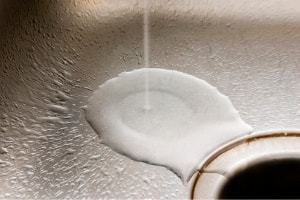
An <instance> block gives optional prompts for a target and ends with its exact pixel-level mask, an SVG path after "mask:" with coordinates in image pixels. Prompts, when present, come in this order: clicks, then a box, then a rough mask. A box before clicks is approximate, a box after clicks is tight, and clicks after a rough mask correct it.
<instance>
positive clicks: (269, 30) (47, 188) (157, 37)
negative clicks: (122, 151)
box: [0, 0, 300, 199]
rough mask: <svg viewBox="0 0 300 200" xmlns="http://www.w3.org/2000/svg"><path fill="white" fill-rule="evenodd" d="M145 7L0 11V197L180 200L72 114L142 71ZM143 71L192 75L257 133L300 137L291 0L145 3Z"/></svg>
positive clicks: (32, 4)
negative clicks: (120, 78)
mask: <svg viewBox="0 0 300 200" xmlns="http://www.w3.org/2000/svg"><path fill="white" fill-rule="evenodd" d="M143 4H144V2H143V1H140V0H139V1H137V0H130V1H116V0H113V1H111V0H91V1H79V0H61V1H50V0H43V1H42V0H35V1H25V0H23V1H17V0H1V1H0V46H1V48H0V52H1V53H0V126H1V128H0V180H1V181H0V198H1V199H2V198H37V199H40V198H72V199H73V198H100V197H101V198H132V199H133V198H134V199H137V198H163V199H165V198H172V199H174V198H188V197H189V196H190V193H189V191H188V190H187V186H184V185H183V184H182V183H181V181H180V179H179V178H178V177H177V176H176V175H175V174H173V173H172V172H170V171H169V170H167V169H165V168H164V167H159V166H152V165H148V164H145V163H142V162H136V161H132V160H130V159H129V158H127V157H125V156H122V155H119V154H117V153H115V152H113V151H112V150H110V149H109V148H108V147H106V146H104V145H102V144H101V138H100V137H99V136H98V135H97V134H96V133H95V132H94V131H93V130H92V128H91V127H90V126H89V125H88V124H87V122H86V121H85V119H84V113H83V111H82V109H81V107H82V106H84V105H86V102H87V99H88V98H89V96H90V95H91V94H92V92H93V91H94V90H95V89H96V88H97V87H98V86H99V85H100V84H102V83H103V82H105V81H106V80H108V79H110V78H112V77H115V76H116V75H118V74H119V73H121V72H123V71H130V70H133V69H136V68H141V67H143V66H144V62H143ZM149 4H150V14H149V19H150V27H149V29H150V67H159V68H166V69H174V70H178V71H181V72H185V73H188V74H192V75H194V76H197V77H199V78H201V79H204V80H206V81H207V82H209V83H210V84H212V85H214V86H216V87H217V88H218V89H219V91H220V92H221V93H223V94H225V95H227V96H229V98H230V99H231V100H232V102H233V104H234V106H235V108H236V109H237V110H239V111H240V115H241V117H242V118H243V119H244V120H245V121H246V122H247V123H248V124H251V125H252V126H253V128H254V129H255V131H264V130H269V129H285V128H288V129H297V128H298V129H299V128H300V104H299V102H300V92H299V91H300V66H299V65H300V56H299V55H300V2H299V1H297V0H287V1H279V0H267V1H263V2H262V1H259V0H254V1H253V0H243V1H233V0H230V1H228V0H227V1H225V0H224V1H219V0H212V1H204V0H189V1H184V2H183V1H180V0H176V1H167V0H160V1H150V0H149Z"/></svg>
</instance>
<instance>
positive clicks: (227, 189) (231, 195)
mask: <svg viewBox="0 0 300 200" xmlns="http://www.w3.org/2000/svg"><path fill="white" fill-rule="evenodd" d="M295 198H296V199H300V160H299V159H280V160H272V161H266V162H261V163H258V164H255V165H252V166H249V167H248V168H246V169H245V170H242V171H239V172H237V173H236V174H235V175H234V176H233V177H231V178H230V179H229V180H228V181H227V183H225V184H224V186H223V188H222V189H221V192H220V194H219V199H295Z"/></svg>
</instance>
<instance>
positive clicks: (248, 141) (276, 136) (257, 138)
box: [191, 131, 300, 199]
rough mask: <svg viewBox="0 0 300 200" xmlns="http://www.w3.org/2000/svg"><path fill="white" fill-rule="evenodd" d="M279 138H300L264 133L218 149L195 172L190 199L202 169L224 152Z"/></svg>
mask: <svg viewBox="0 0 300 200" xmlns="http://www.w3.org/2000/svg"><path fill="white" fill-rule="evenodd" d="M280 137H300V132H282V131H280V132H278V133H266V134H261V135H249V136H248V137H247V138H241V139H238V140H237V141H235V142H233V143H229V144H227V145H225V146H224V147H222V148H221V149H219V150H218V151H217V152H214V153H213V154H212V155H210V156H209V158H207V160H206V161H205V162H204V163H203V164H202V166H201V168H200V169H199V171H198V172H197V173H198V174H197V177H196V178H195V181H194V184H193V188H192V192H191V199H194V198H195V197H194V194H195V190H196V185H197V182H198V181H199V179H200V177H201V175H202V174H203V173H208V172H205V171H204V169H205V168H207V167H208V166H209V165H210V164H211V163H212V162H213V161H214V160H216V159H217V158H218V157H219V156H220V155H222V154H224V153H225V152H229V151H234V149H235V148H236V147H238V146H240V145H243V144H245V143H247V144H250V143H252V142H254V141H258V140H261V139H269V138H280Z"/></svg>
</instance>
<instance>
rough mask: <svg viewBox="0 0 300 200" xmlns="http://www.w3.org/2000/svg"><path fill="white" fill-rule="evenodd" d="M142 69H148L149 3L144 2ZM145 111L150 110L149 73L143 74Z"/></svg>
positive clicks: (145, 0) (146, 0)
mask: <svg viewBox="0 0 300 200" xmlns="http://www.w3.org/2000/svg"><path fill="white" fill-rule="evenodd" d="M143 16H144V26H143V28H144V67H145V68H149V48H150V46H149V3H148V0H144V15H143ZM145 91H146V92H145V110H149V109H150V102H149V73H148V72H146V73H145Z"/></svg>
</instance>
